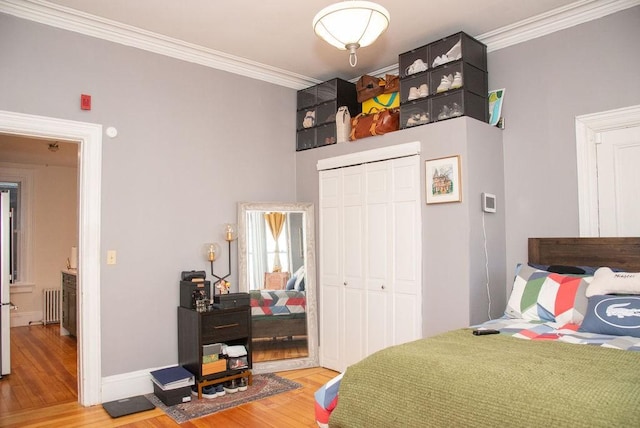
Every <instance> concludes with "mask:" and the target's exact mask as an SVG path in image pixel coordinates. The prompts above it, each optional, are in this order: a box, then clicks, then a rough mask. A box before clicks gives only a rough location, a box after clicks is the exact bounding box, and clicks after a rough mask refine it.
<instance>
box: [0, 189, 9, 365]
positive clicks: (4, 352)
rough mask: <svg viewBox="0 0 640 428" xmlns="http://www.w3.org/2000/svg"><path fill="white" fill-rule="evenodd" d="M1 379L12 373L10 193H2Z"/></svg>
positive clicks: (0, 218) (0, 207)
mask: <svg viewBox="0 0 640 428" xmlns="http://www.w3.org/2000/svg"><path fill="white" fill-rule="evenodd" d="M0 197H1V198H0V368H1V370H0V377H2V376H4V375H7V374H9V373H10V372H11V349H10V341H9V328H10V327H11V319H10V317H9V310H10V309H11V306H12V305H11V303H10V302H9V297H10V294H9V283H10V279H11V276H10V273H9V272H10V261H9V260H10V253H9V251H10V248H11V244H10V236H11V228H10V211H9V192H0Z"/></svg>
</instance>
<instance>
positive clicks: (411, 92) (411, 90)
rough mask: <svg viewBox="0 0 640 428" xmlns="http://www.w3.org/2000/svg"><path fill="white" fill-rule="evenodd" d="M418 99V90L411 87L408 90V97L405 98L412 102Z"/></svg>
mask: <svg viewBox="0 0 640 428" xmlns="http://www.w3.org/2000/svg"><path fill="white" fill-rule="evenodd" d="M418 98H420V93H419V92H418V88H416V87H415V86H412V87H410V88H409V96H408V97H407V101H413V100H417V99H418Z"/></svg>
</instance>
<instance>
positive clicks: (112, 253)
mask: <svg viewBox="0 0 640 428" xmlns="http://www.w3.org/2000/svg"><path fill="white" fill-rule="evenodd" d="M107 264H108V265H115V264H116V250H109V251H107Z"/></svg>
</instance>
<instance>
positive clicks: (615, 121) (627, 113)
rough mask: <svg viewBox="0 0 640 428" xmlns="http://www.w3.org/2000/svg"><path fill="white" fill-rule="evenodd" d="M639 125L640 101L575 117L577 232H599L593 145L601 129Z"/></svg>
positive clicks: (610, 129)
mask: <svg viewBox="0 0 640 428" xmlns="http://www.w3.org/2000/svg"><path fill="white" fill-rule="evenodd" d="M632 126H640V105H636V106H631V107H625V108H620V109H616V110H609V111H603V112H600V113H593V114H586V115H582V116H577V117H576V155H577V160H578V214H579V217H580V236H582V237H597V236H600V224H599V220H598V176H597V166H598V165H597V157H596V145H597V144H598V143H599V141H600V133H601V132H606V131H612V130H615V129H621V128H627V127H632Z"/></svg>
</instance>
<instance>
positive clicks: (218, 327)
mask: <svg viewBox="0 0 640 428" xmlns="http://www.w3.org/2000/svg"><path fill="white" fill-rule="evenodd" d="M239 325H240V324H238V323H235V324H225V325H216V326H214V327H213V328H216V329H220V328H229V327H237V326H239Z"/></svg>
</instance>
